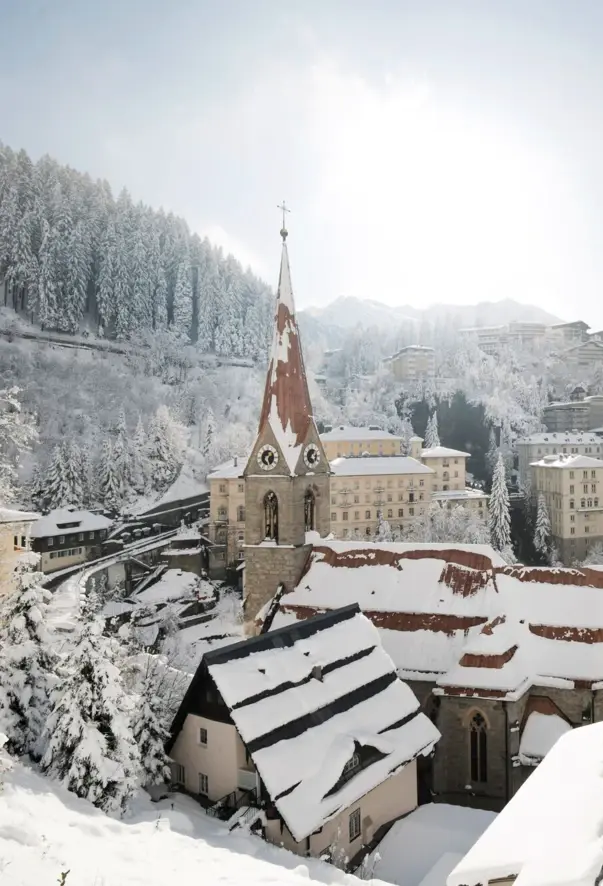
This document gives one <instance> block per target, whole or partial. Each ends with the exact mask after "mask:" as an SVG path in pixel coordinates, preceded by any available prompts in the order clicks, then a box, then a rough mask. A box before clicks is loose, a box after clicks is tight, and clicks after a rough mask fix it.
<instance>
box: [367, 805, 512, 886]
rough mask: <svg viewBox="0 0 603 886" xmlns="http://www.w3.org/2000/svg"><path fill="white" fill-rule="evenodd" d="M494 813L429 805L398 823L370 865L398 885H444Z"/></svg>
mask: <svg viewBox="0 0 603 886" xmlns="http://www.w3.org/2000/svg"><path fill="white" fill-rule="evenodd" d="M495 818H496V814H495V813H494V812H484V811H482V810H481V809H466V808H465V807H464V806H449V805H447V804H445V803H429V804H428V805H426V806H420V807H419V809H417V810H415V812H412V813H411V814H410V815H408V816H407V817H406V818H403V819H401V821H398V822H396V824H395V825H394V826H393V827H392V829H391V830H390V831H389V833H388V834H387V835H386V836H385V838H384V839H383V840H382V841H381V843H380V844H379V846H378V848H377V850H376V852H375V853H373V855H372V856H371V858H370V859H369V862H368V864H367V870H368V871H369V872H371V873H372V874H373V875H374V876H375V877H379V878H380V879H381V880H386V881H387V882H388V883H395V884H397V886H445V884H446V877H447V876H448V874H449V873H450V872H451V871H452V870H453V868H454V867H456V865H457V864H458V863H459V861H460V860H461V859H462V858H463V856H464V855H465V854H466V852H467V851H468V850H469V849H470V848H471V846H473V844H474V843H475V841H476V840H477V839H478V838H479V837H481V835H482V834H483V832H484V831H485V830H486V828H487V827H488V825H489V824H490V823H491V822H492V821H494V819H495Z"/></svg>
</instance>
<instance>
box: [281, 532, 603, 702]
mask: <svg viewBox="0 0 603 886" xmlns="http://www.w3.org/2000/svg"><path fill="white" fill-rule="evenodd" d="M353 602H356V603H358V604H359V605H360V607H361V609H362V610H363V612H364V613H365V615H367V617H368V618H370V619H371V621H373V623H374V624H375V625H376V626H377V627H378V628H379V630H380V633H381V640H382V643H383V646H384V648H385V649H386V651H388V652H389V654H390V655H391V656H392V658H393V659H394V662H395V663H396V666H397V668H398V671H399V673H400V674H401V675H402V676H403V677H408V678H409V679H411V678H416V679H428V676H427V675H431V679H433V680H435V681H437V684H438V687H439V688H438V689H436V692H441V693H444V694H454V695H479V696H483V697H507V698H518V697H520V696H521V695H522V694H523V693H524V692H525V691H526V690H527V689H528V688H529V687H530V686H532V685H559V681H560V680H563V681H566V682H565V683H564V685H567V686H569V687H570V688H571V686H572V685H573V682H574V681H578V682H582V681H583V682H585V683H589V684H590V683H594V682H597V681H601V680H603V571H601V570H596V569H589V568H586V567H583V568H581V569H567V568H545V567H523V566H515V567H511V566H506V565H505V564H504V562H503V561H502V559H501V558H500V556H499V555H498V554H497V553H496V552H495V551H494V550H493V549H492V548H490V547H489V546H488V545H456V544H455V545H452V544H448V545H445V544H440V545H435V544H423V545H413V544H401V543H389V544H383V543H380V542H377V543H371V542H352V541H350V542H345V541H321V542H320V543H316V544H314V546H313V549H312V552H311V554H310V557H309V560H308V563H307V566H306V569H305V572H304V575H303V577H302V579H301V580H300V582H299V584H298V586H297V587H296V588H294V589H293V590H292V591H291V592H289V593H287V594H284V595H283V596H282V597H281V599H280V601H279V604H278V609H277V612H276V615H275V617H274V621H273V625H274V626H275V627H277V626H281V625H283V624H289V623H291V622H293V621H296V620H297V619H301V618H305V617H307V616H308V615H309V614H313V613H316V612H325V611H328V610H330V609H334V608H336V607H339V606H345V605H348V604H350V603H353ZM401 634H403V640H402V641H401ZM555 681H556V683H555ZM570 681H571V682H570Z"/></svg>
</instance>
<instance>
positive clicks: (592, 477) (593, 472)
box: [590, 471, 597, 480]
mask: <svg viewBox="0 0 603 886" xmlns="http://www.w3.org/2000/svg"><path fill="white" fill-rule="evenodd" d="M590 477H591V480H596V478H597V472H596V471H591V472H590Z"/></svg>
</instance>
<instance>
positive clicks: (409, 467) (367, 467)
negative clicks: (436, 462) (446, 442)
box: [330, 455, 434, 477]
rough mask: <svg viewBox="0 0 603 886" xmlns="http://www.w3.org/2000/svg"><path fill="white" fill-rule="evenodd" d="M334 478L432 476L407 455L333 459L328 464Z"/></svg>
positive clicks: (430, 472) (426, 468) (431, 472)
mask: <svg viewBox="0 0 603 886" xmlns="http://www.w3.org/2000/svg"><path fill="white" fill-rule="evenodd" d="M330 464H331V473H332V474H333V475H334V476H335V477H364V476H366V475H369V474H392V475H394V474H433V473H434V471H433V470H432V469H431V468H428V467H427V465H423V464H421V462H420V461H417V459H416V458H410V456H407V455H364V456H361V457H359V458H345V457H344V456H342V457H341V458H335V459H333V461H332V462H331V463H330Z"/></svg>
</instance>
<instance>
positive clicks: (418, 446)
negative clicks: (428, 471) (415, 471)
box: [410, 437, 423, 461]
mask: <svg viewBox="0 0 603 886" xmlns="http://www.w3.org/2000/svg"><path fill="white" fill-rule="evenodd" d="M422 451H423V438H422V437H411V438H410V457H411V458H416V460H417V461H421V454H422Z"/></svg>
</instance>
